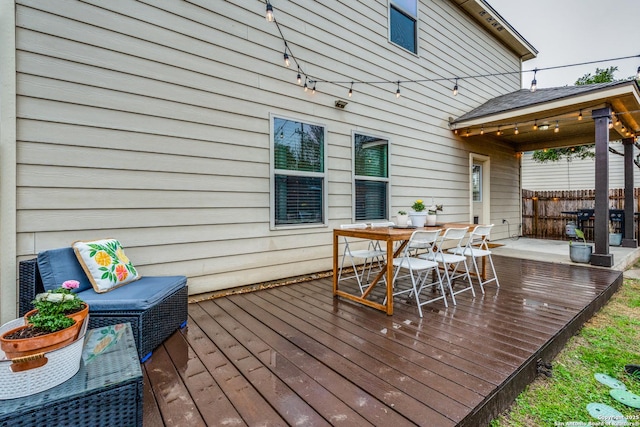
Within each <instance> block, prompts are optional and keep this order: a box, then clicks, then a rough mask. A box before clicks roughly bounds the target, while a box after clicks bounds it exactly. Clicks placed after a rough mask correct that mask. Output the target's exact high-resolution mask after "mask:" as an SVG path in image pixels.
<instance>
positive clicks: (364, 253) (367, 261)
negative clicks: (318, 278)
mask: <svg viewBox="0 0 640 427" xmlns="http://www.w3.org/2000/svg"><path fill="white" fill-rule="evenodd" d="M340 228H341V229H343V230H344V229H358V228H361V229H362V228H367V224H342V225H340ZM386 254H387V252H386V251H384V250H382V249H381V248H380V242H378V241H376V240H371V241H369V244H368V247H367V249H355V250H352V249H351V247H350V246H349V239H347V237H346V236H344V251H343V252H342V263H341V264H340V270H339V272H338V282H340V281H342V280H347V279H353V278H355V279H356V282H357V283H358V287H359V288H360V292H364V288H365V285H366V282H365V280H366V281H367V282H368V280H369V276H370V274H371V270H372V268H373V265H374V263H375V264H377V265H378V267H379V268H382V261H383V260H384V257H385V256H386ZM347 258H349V262H350V263H351V267H352V268H353V276H343V275H342V271H343V269H344V263H345V260H346V259H347ZM356 260H362V272H361V273H358V268H357V265H356ZM365 273H366V278H365Z"/></svg>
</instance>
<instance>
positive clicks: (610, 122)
mask: <svg viewBox="0 0 640 427" xmlns="http://www.w3.org/2000/svg"><path fill="white" fill-rule="evenodd" d="M609 129H613V122H612V121H611V119H609Z"/></svg>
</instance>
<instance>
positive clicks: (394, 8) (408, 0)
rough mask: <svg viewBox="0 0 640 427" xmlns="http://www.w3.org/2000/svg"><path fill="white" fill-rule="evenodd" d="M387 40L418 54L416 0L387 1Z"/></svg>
mask: <svg viewBox="0 0 640 427" xmlns="http://www.w3.org/2000/svg"><path fill="white" fill-rule="evenodd" d="M389 39H390V40H391V42H393V43H395V44H397V45H398V46H401V47H403V48H405V49H407V50H408V51H409V52H413V53H418V0H390V1H389Z"/></svg>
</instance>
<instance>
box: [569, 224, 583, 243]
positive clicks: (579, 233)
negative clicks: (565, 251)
mask: <svg viewBox="0 0 640 427" xmlns="http://www.w3.org/2000/svg"><path fill="white" fill-rule="evenodd" d="M576 237H577V238H578V239H582V241H583V242H584V244H585V246H586V245H587V239H585V238H584V232H583V231H582V230H580V229H579V228H576ZM569 244H571V242H569Z"/></svg>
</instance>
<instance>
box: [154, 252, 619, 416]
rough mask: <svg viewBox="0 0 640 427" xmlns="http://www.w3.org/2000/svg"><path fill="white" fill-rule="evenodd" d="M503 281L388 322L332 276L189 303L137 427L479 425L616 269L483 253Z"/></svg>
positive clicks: (400, 304)
mask: <svg viewBox="0 0 640 427" xmlns="http://www.w3.org/2000/svg"><path fill="white" fill-rule="evenodd" d="M494 261H495V263H496V270H497V271H498V275H499V277H500V285H501V287H500V288H499V289H497V288H496V287H495V284H492V285H489V286H488V287H487V290H486V294H485V295H482V294H480V289H479V288H478V287H477V289H476V290H477V296H476V298H475V299H474V298H472V296H471V293H470V292H464V293H462V294H459V295H457V296H456V298H457V301H458V304H457V306H455V307H451V306H450V307H449V308H448V309H445V308H444V305H443V304H442V302H441V301H439V302H437V303H434V304H429V305H427V306H425V307H424V308H423V310H424V312H425V314H424V317H423V318H422V319H420V317H418V314H417V309H416V308H415V305H413V306H412V305H410V304H407V303H406V302H405V298H404V297H401V298H399V299H396V300H395V301H394V304H395V305H394V308H395V312H394V315H393V316H387V315H386V314H385V313H382V312H379V311H377V310H373V309H371V308H367V307H364V306H360V305H358V304H355V303H352V302H348V301H346V300H343V299H334V298H333V296H332V292H331V289H332V283H331V278H330V277H329V278H326V279H319V280H313V281H309V282H304V283H299V284H295V285H288V286H282V287H277V288H272V289H267V290H261V291H258V292H252V293H246V294H240V295H233V296H229V297H223V298H218V299H214V300H209V301H204V302H199V303H196V304H190V306H189V326H188V327H187V328H186V329H184V330H183V331H180V332H176V333H175V334H174V335H173V336H171V338H170V339H169V340H167V341H166V342H165V343H164V344H163V345H162V346H161V347H159V348H158V349H156V351H155V352H154V353H153V356H152V358H151V359H150V360H149V361H147V362H145V363H144V365H143V367H144V369H143V371H144V374H145V378H144V381H145V391H144V425H145V426H149V427H156V426H162V425H165V426H186V425H188V426H190V427H191V426H242V425H248V426H257V425H264V426H267V425H270V426H285V425H301V426H323V425H344V426H359V425H378V426H383V425H384V426H394V427H400V426H405V425H422V426H454V425H462V426H482V425H486V424H487V423H488V422H489V421H490V420H491V419H492V418H494V417H495V415H496V414H497V413H499V412H500V411H502V410H503V409H506V408H507V407H508V406H509V404H510V403H511V402H512V401H513V400H514V398H515V397H516V396H517V395H518V394H519V393H520V391H522V390H523V388H524V387H525V386H526V385H527V384H528V383H530V382H531V381H533V379H534V378H535V377H536V375H537V366H536V364H537V361H538V360H539V359H542V360H543V361H545V362H546V361H548V360H551V358H553V356H555V355H556V354H557V353H558V352H559V351H560V349H561V348H562V346H563V345H564V344H565V343H566V341H567V340H568V339H569V338H570V337H571V336H572V335H573V334H574V333H575V332H576V331H577V330H578V329H579V328H580V327H581V326H582V324H583V323H584V322H585V321H586V320H588V319H589V318H590V317H591V316H592V315H593V314H594V312H595V311H597V310H598V309H599V308H600V307H602V306H603V305H604V304H605V303H606V301H607V300H608V299H609V298H610V297H611V295H612V294H613V293H614V292H615V291H616V290H617V289H618V287H619V286H620V284H621V283H622V273H621V272H619V271H611V270H607V269H597V268H591V267H582V266H572V265H561V264H550V263H545V262H540V261H528V260H521V259H516V258H507V257H498V256H494Z"/></svg>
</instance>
